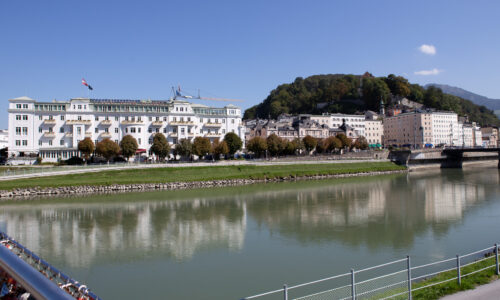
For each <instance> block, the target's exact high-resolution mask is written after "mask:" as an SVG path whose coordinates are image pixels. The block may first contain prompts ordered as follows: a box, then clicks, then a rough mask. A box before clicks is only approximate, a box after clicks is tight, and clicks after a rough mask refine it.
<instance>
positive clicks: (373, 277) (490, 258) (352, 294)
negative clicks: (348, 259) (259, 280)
mask: <svg viewBox="0 0 500 300" xmlns="http://www.w3.org/2000/svg"><path fill="white" fill-rule="evenodd" d="M481 272H490V273H492V274H493V273H495V274H497V275H498V274H499V261H498V245H497V244H495V246H493V247H488V248H484V249H481V250H477V251H474V252H470V253H467V254H463V255H456V256H455V257H450V258H446V259H443V260H439V261H434V262H431V263H427V264H422V265H418V266H412V264H411V258H410V256H407V257H406V258H403V259H399V260H394V261H390V262H388V263H384V264H381V265H377V266H372V267H368V268H364V269H361V270H353V269H351V271H350V272H349V273H343V274H340V275H335V276H330V277H327V278H323V279H319V280H315V281H311V282H306V283H301V284H297V285H292V286H288V285H286V284H285V285H283V287H282V288H280V289H276V290H272V291H268V292H264V293H260V294H257V295H253V296H249V297H245V298H242V300H247V299H248V300H249V299H259V300H263V299H269V300H270V299H284V300H289V299H294V300H299V299H300V300H323V299H325V300H326V299H338V300H347V299H353V300H355V299H412V297H413V296H415V295H417V296H418V295H419V294H420V293H422V290H425V289H428V288H431V287H433V286H437V285H442V284H445V283H447V282H451V281H456V283H457V284H458V285H460V284H461V282H462V279H464V278H465V279H464V280H467V277H468V276H470V275H473V274H477V273H481Z"/></svg>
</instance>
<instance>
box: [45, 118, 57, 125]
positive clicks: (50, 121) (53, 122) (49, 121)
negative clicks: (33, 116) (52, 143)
mask: <svg viewBox="0 0 500 300" xmlns="http://www.w3.org/2000/svg"><path fill="white" fill-rule="evenodd" d="M43 124H47V125H56V120H54V119H52V120H50V119H45V120H43Z"/></svg>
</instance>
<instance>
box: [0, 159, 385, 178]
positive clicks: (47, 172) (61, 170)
mask: <svg viewBox="0 0 500 300" xmlns="http://www.w3.org/2000/svg"><path fill="white" fill-rule="evenodd" d="M384 161H389V160H387V159H353V160H343V159H336V160H295V161H289V160H287V161H279V160H276V161H246V160H227V161H218V162H194V163H158V164H133V163H132V164H121V165H113V164H110V165H101V166H93V165H88V166H81V167H76V168H75V167H54V168H43V167H37V168H33V169H31V170H29V171H27V172H22V169H21V172H19V173H13V174H9V175H4V176H1V175H0V181H5V180H13V179H21V178H35V177H45V176H57V175H70V174H83V173H94V172H103V171H112V170H127V169H149V168H179V167H203V166H205V167H207V166H234V165H236V166H237V165H255V166H272V165H294V164H325V163H327V164H334V163H354V162H384ZM35 169H38V170H35ZM0 174H1V173H0ZM4 174H5V172H4Z"/></svg>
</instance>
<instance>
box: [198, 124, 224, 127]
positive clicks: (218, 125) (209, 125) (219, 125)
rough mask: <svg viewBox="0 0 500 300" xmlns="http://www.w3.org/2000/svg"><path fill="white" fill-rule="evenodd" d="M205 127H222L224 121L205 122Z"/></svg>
mask: <svg viewBox="0 0 500 300" xmlns="http://www.w3.org/2000/svg"><path fill="white" fill-rule="evenodd" d="M203 126H205V127H221V126H222V123H205V124H203Z"/></svg>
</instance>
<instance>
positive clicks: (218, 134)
mask: <svg viewBox="0 0 500 300" xmlns="http://www.w3.org/2000/svg"><path fill="white" fill-rule="evenodd" d="M205 136H220V133H214V132H211V133H207V134H205Z"/></svg>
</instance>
